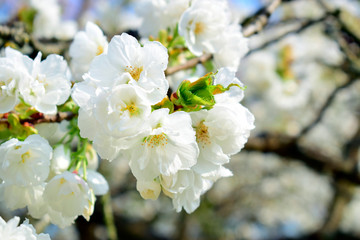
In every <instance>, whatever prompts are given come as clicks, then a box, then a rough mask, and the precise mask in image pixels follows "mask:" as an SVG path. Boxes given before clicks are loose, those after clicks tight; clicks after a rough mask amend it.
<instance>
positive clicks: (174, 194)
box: [160, 170, 213, 213]
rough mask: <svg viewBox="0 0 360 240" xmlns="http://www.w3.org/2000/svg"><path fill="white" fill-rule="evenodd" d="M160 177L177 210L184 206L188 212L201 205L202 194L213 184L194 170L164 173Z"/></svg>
mask: <svg viewBox="0 0 360 240" xmlns="http://www.w3.org/2000/svg"><path fill="white" fill-rule="evenodd" d="M160 179H161V186H162V188H163V191H164V193H165V194H166V195H168V196H169V197H171V198H172V199H173V205H174V208H175V209H176V211H177V212H180V211H181V209H182V208H184V209H185V211H186V212H187V213H192V212H193V211H194V210H195V209H196V208H198V207H199V205H200V196H201V195H202V194H203V193H205V192H206V191H207V190H208V189H210V187H211V186H212V184H213V182H212V181H209V180H207V179H204V178H202V177H201V175H200V174H197V173H196V172H194V171H192V170H183V171H179V172H177V174H174V175H171V176H164V175H162V176H161V178H160Z"/></svg>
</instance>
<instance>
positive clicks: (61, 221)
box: [0, 134, 108, 227]
mask: <svg viewBox="0 0 360 240" xmlns="http://www.w3.org/2000/svg"><path fill="white" fill-rule="evenodd" d="M0 154H1V156H2V158H1V159H0V179H1V181H2V182H1V183H0V192H1V194H0V200H1V201H2V202H3V203H4V204H5V205H6V207H8V208H9V209H11V210H14V209H18V208H23V207H26V206H27V208H28V211H29V214H30V215H31V216H32V217H34V218H42V217H44V216H45V217H47V218H49V219H50V221H51V222H52V223H54V224H56V225H58V226H60V227H65V226H68V225H70V224H71V223H72V222H73V221H74V220H75V219H76V218H77V217H78V215H82V216H84V217H85V218H86V219H87V220H88V219H89V218H90V215H91V214H92V212H93V208H94V202H95V195H103V194H105V193H106V192H107V191H108V185H107V182H106V180H105V179H104V177H103V176H102V175H101V174H99V173H98V172H96V171H95V170H90V169H89V170H88V171H87V174H86V178H84V176H83V175H81V174H79V173H78V170H75V171H70V164H71V159H70V149H67V148H66V146H64V145H61V144H60V145H56V147H55V149H53V148H52V147H51V146H50V144H49V142H48V141H47V140H46V139H44V138H43V137H41V136H40V135H38V134H33V135H30V136H29V137H27V138H26V139H25V140H24V141H19V140H18V139H16V138H13V139H11V140H9V141H6V142H4V143H3V144H1V145H0Z"/></svg>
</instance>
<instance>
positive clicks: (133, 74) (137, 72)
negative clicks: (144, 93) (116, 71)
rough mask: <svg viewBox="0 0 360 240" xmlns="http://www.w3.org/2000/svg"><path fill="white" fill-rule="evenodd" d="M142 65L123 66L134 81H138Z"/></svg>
mask: <svg viewBox="0 0 360 240" xmlns="http://www.w3.org/2000/svg"><path fill="white" fill-rule="evenodd" d="M143 69H144V68H143V67H133V66H126V68H125V72H128V73H130V75H131V77H132V78H133V79H134V80H135V81H139V79H140V74H141V72H142V71H143Z"/></svg>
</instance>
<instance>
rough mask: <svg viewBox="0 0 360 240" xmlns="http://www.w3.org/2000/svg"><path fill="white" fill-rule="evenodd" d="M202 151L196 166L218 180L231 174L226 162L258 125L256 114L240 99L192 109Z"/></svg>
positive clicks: (197, 169)
mask: <svg viewBox="0 0 360 240" xmlns="http://www.w3.org/2000/svg"><path fill="white" fill-rule="evenodd" d="M191 118H192V124H193V127H194V129H195V131H196V141H197V143H198V145H199V149H200V154H199V158H198V161H197V164H196V165H195V166H194V167H193V169H194V170H195V171H196V172H198V173H200V174H204V176H207V177H210V178H211V179H213V180H216V179H217V178H219V177H222V176H223V175H224V176H227V175H230V174H231V173H229V172H228V171H226V169H224V168H223V167H222V165H223V164H225V163H228V162H229V156H230V155H233V154H235V153H237V152H239V151H240V150H241V149H242V148H243V146H244V144H245V143H246V141H247V139H248V137H249V134H250V130H251V129H253V128H254V125H253V122H254V116H253V115H252V114H251V113H250V112H249V111H248V110H247V109H246V108H245V107H243V106H242V105H241V104H239V103H235V102H232V103H227V104H222V103H218V104H215V106H214V107H213V108H212V109H210V110H201V111H198V112H192V113H191Z"/></svg>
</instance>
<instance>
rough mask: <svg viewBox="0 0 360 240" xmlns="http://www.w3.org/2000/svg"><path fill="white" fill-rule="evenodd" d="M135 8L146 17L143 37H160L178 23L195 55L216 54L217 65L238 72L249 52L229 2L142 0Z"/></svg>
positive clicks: (217, 0)
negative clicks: (159, 35) (161, 33)
mask: <svg viewBox="0 0 360 240" xmlns="http://www.w3.org/2000/svg"><path fill="white" fill-rule="evenodd" d="M136 9H137V12H138V14H139V16H140V17H141V18H142V20H143V21H142V24H141V26H140V28H139V32H140V34H141V35H142V36H143V37H148V36H150V35H152V36H157V35H158V33H159V31H160V30H161V29H168V28H170V29H174V28H176V27H177V25H176V24H177V23H178V31H179V34H180V35H181V36H182V37H184V39H185V41H186V46H187V47H188V48H189V50H190V51H191V52H192V53H193V54H194V55H196V56H200V55H202V54H204V53H211V54H213V57H214V62H215V64H216V66H217V67H218V68H220V67H230V68H232V69H233V70H234V71H236V70H237V68H238V67H239V64H240V59H241V58H242V57H243V56H244V55H245V54H246V53H247V51H248V45H247V44H248V43H247V39H246V38H244V37H243V35H242V33H241V31H240V30H241V29H240V25H239V24H238V22H236V20H235V19H232V15H231V12H230V8H229V5H228V2H227V1H224V0H195V1H190V0H175V1H169V0H159V1H151V0H141V1H139V2H138V3H137V8H136Z"/></svg>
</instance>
